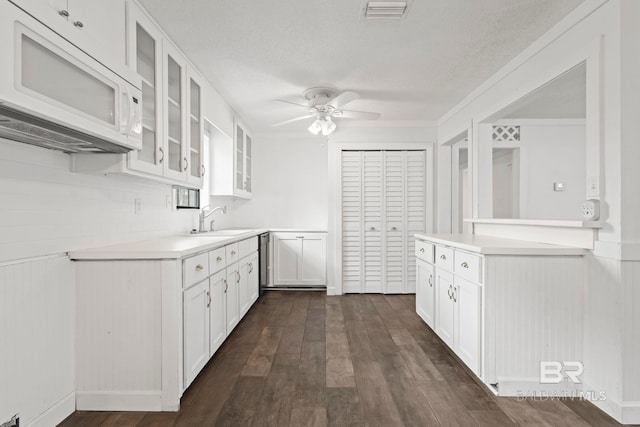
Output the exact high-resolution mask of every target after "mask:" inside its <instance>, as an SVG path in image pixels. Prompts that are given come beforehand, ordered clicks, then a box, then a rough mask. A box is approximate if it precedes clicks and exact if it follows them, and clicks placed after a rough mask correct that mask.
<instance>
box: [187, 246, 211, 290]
mask: <svg viewBox="0 0 640 427" xmlns="http://www.w3.org/2000/svg"><path fill="white" fill-rule="evenodd" d="M182 269H183V281H182V285H183V286H184V287H185V288H188V287H189V286H191V285H193V284H195V283H198V282H200V281H202V280H204V279H206V278H207V277H209V254H200V255H196V256H194V257H191V258H187V259H185V260H184V261H183V262H182Z"/></svg>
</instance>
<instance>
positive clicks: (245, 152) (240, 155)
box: [233, 120, 253, 198]
mask: <svg viewBox="0 0 640 427" xmlns="http://www.w3.org/2000/svg"><path fill="white" fill-rule="evenodd" d="M234 128H235V130H234V133H235V135H234V138H233V140H234V147H235V150H234V153H233V162H234V178H233V188H234V195H235V196H238V197H244V198H251V197H252V196H253V138H252V137H251V135H250V134H249V132H248V130H247V128H246V126H244V125H243V124H242V123H240V122H239V121H238V120H236V123H235V127H234Z"/></svg>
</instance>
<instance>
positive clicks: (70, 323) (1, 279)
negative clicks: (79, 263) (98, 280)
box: [0, 255, 75, 426]
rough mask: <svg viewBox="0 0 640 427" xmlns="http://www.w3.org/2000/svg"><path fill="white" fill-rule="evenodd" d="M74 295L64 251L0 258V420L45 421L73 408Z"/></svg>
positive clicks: (57, 418) (50, 421)
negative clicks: (38, 256)
mask: <svg viewBox="0 0 640 427" xmlns="http://www.w3.org/2000/svg"><path fill="white" fill-rule="evenodd" d="M74 301H75V287H74V277H73V265H72V263H71V261H69V259H68V258H67V257H66V256H65V255H58V256H53V257H43V258H41V259H39V260H37V261H33V262H28V261H27V262H17V263H10V264H8V263H4V264H1V263H0V337H1V339H2V342H1V343H0V349H1V350H0V422H5V421H7V420H8V419H9V418H11V417H12V416H13V415H15V414H19V415H20V421H21V424H20V425H27V426H51V425H55V424H57V423H58V422H60V421H61V420H62V419H64V418H65V417H66V416H67V415H69V414H70V413H71V412H73V410H74V409H75V375H74V370H75V354H74V323H75V310H74Z"/></svg>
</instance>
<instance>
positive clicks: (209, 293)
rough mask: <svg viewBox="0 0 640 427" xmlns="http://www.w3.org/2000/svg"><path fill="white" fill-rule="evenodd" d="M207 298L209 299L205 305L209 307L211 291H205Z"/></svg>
mask: <svg viewBox="0 0 640 427" xmlns="http://www.w3.org/2000/svg"><path fill="white" fill-rule="evenodd" d="M207 298H209V301H208V302H207V307H211V292H209V291H207Z"/></svg>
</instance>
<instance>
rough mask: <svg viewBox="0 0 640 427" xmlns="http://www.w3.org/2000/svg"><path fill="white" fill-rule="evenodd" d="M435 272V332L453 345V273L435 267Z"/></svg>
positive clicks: (450, 345)
mask: <svg viewBox="0 0 640 427" xmlns="http://www.w3.org/2000/svg"><path fill="white" fill-rule="evenodd" d="M435 274H436V316H435V318H436V321H435V325H436V329H435V330H436V334H438V336H439V337H440V338H442V340H443V341H444V342H445V343H446V344H447V345H448V346H449V347H451V348H453V347H454V341H453V335H454V306H453V274H451V273H449V272H446V271H443V270H441V269H439V268H436V269H435Z"/></svg>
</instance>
